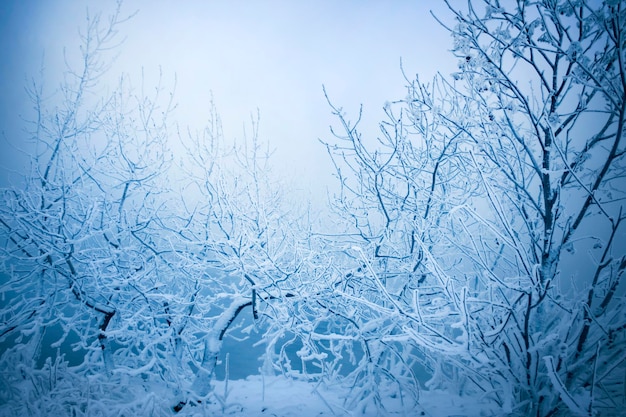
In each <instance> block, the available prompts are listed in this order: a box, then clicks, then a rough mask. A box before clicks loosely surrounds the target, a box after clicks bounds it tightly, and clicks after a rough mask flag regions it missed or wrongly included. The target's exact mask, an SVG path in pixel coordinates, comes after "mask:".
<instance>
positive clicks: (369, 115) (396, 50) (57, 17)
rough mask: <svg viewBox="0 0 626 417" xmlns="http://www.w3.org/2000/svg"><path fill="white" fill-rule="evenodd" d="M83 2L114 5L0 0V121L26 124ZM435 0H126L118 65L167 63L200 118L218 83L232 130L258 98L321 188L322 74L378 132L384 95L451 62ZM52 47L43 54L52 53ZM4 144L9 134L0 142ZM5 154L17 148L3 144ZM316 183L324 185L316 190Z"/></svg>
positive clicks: (273, 135)
mask: <svg viewBox="0 0 626 417" xmlns="http://www.w3.org/2000/svg"><path fill="white" fill-rule="evenodd" d="M86 6H89V9H90V10H92V11H94V12H95V11H98V10H104V11H105V14H106V12H107V11H110V10H112V8H113V6H114V2H113V1H94V0H91V1H77V0H50V1H43V0H39V1H37V0H24V1H18V0H3V1H2V2H0V31H1V32H0V53H1V54H2V56H3V59H2V60H0V84H1V88H2V91H3V92H4V93H3V96H2V98H1V99H0V121H1V123H2V125H1V127H0V129H1V130H3V131H4V132H5V133H6V134H7V135H9V136H11V137H12V138H14V137H16V135H17V134H18V133H17V132H16V130H15V129H16V127H17V126H18V123H17V122H16V121H17V120H18V115H20V114H27V113H28V108H29V107H28V103H27V102H26V101H25V95H24V90H23V84H24V81H25V79H26V78H27V77H31V76H36V75H37V73H38V70H39V68H40V65H41V63H42V60H43V62H44V64H45V65H44V66H45V71H46V74H48V78H50V79H55V78H56V79H58V77H59V74H60V72H59V71H61V70H62V63H63V61H62V56H63V47H66V48H67V50H68V51H70V52H71V51H72V50H76V48H77V45H78V38H77V36H76V34H77V31H78V29H79V28H80V27H81V26H83V25H84V16H85V10H86ZM441 6H442V3H441V2H435V1H418V0H414V1H405V0H394V1H389V2H386V1H385V2H383V1H378V2H374V1H354V0H353V1H326V0H325V1H308V2H307V1H265V0H259V1H180V2H174V1H157V0H152V1H150V0H128V1H126V2H125V3H124V8H123V10H125V11H126V12H127V13H128V12H132V11H134V10H139V13H138V14H137V16H135V17H134V18H133V19H132V20H131V21H130V22H129V23H126V24H125V25H124V26H122V27H121V34H122V35H123V36H125V37H126V41H125V43H124V44H123V45H122V47H121V48H120V49H119V57H118V60H117V62H116V65H115V66H114V67H113V70H112V72H111V74H110V76H111V78H110V80H109V81H110V82H114V80H116V79H117V78H118V76H119V73H120V72H121V71H124V72H127V73H129V74H130V76H131V79H134V80H135V81H137V80H138V79H139V74H140V73H141V68H142V67H143V69H144V73H145V74H146V78H147V80H148V82H150V81H154V80H155V79H156V77H157V75H158V73H159V67H161V69H162V72H163V76H164V81H165V86H166V87H168V86H171V85H173V79H174V75H176V77H177V80H178V82H177V88H176V99H177V102H178V106H179V107H178V110H177V113H176V115H175V116H176V117H175V118H176V119H177V120H178V121H180V122H181V123H182V124H187V123H189V124H192V125H194V126H196V127H201V125H202V122H203V120H204V119H205V115H206V109H207V108H208V102H209V98H210V93H211V92H213V97H214V100H215V103H216V105H217V107H218V111H219V113H220V115H221V117H222V119H223V122H224V130H225V134H226V136H228V137H241V132H242V124H243V123H244V122H248V121H249V120H250V115H251V113H256V109H257V108H258V109H259V110H260V113H261V136H262V138H263V139H268V140H270V141H271V143H272V145H273V146H274V147H275V148H276V149H277V153H276V161H275V163H276V165H277V167H278V168H279V169H280V170H284V173H285V175H289V176H296V177H301V178H302V179H303V182H302V186H303V187H305V188H306V187H311V189H314V190H318V187H319V186H320V185H323V184H325V183H327V182H328V179H329V177H330V164H329V162H328V159H327V158H326V156H325V151H324V149H323V147H322V146H321V145H320V144H319V142H318V138H325V139H328V138H330V132H329V128H328V127H329V125H330V124H333V123H334V122H335V120H334V119H333V118H332V116H331V111H330V108H329V107H328V105H327V103H326V101H325V99H324V96H323V93H322V84H324V85H325V86H326V89H327V91H328V93H329V95H330V96H331V98H332V100H333V101H334V103H335V104H336V105H338V106H342V107H343V108H344V110H345V111H346V112H347V113H348V114H349V115H353V116H354V117H356V115H357V112H358V108H359V105H360V104H363V106H364V116H365V122H364V124H363V127H364V128H365V129H366V130H368V132H367V133H371V134H372V135H376V134H377V130H376V123H377V122H378V121H379V120H380V119H381V118H382V117H383V112H382V107H383V105H384V103H385V101H387V100H389V101H392V100H395V99H398V98H402V97H404V95H405V90H404V86H405V81H404V79H403V77H402V74H401V71H400V59H401V58H402V60H403V64H404V69H405V71H406V73H407V75H409V76H413V75H414V74H415V73H419V74H420V77H421V78H422V79H423V80H427V79H429V78H431V77H432V76H433V75H434V74H435V72H436V71H441V72H442V73H444V74H449V73H450V72H452V71H453V70H454V67H455V64H456V61H455V59H454V58H453V56H452V55H451V54H450V52H449V49H450V47H451V45H452V40H451V37H450V36H449V34H448V33H447V32H446V30H445V29H443V28H442V27H440V26H439V24H438V23H437V22H435V20H434V19H433V18H432V16H431V15H430V10H431V9H433V8H435V9H436V10H435V13H437V14H438V15H441V16H442V17H444V18H447V17H448V15H447V13H446V10H445V7H441ZM44 51H45V54H44ZM2 147H3V148H6V145H4V144H3V145H2ZM3 153H4V155H5V156H4V157H3V160H4V159H5V158H6V157H7V155H8V154H9V153H10V151H8V150H6V149H5V151H3ZM316 192H317V191H316Z"/></svg>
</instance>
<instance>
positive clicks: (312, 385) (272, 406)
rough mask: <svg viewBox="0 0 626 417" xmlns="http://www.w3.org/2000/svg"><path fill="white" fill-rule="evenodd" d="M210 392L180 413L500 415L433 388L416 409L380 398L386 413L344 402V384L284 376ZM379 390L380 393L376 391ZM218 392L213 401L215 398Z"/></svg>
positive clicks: (222, 385)
mask: <svg viewBox="0 0 626 417" xmlns="http://www.w3.org/2000/svg"><path fill="white" fill-rule="evenodd" d="M212 385H213V388H214V391H213V392H214V394H215V395H214V396H212V401H211V402H210V403H209V404H205V405H199V406H193V407H185V408H184V409H183V411H182V412H181V413H180V414H179V415H185V416H187V415H193V416H195V415H198V416H201V415H211V416H219V415H223V416H232V417H238V416H241V417H244V416H245V417H268V416H272V417H324V416H334V417H343V416H345V417H348V416H370V415H372V416H377V415H381V416H384V415H388V416H405V417H413V416H426V417H470V416H472V417H475V416H476V417H477V416H496V415H499V413H498V409H497V408H495V407H494V405H493V404H489V403H487V402H486V401H487V400H484V402H483V401H482V400H481V399H480V398H468V397H465V398H464V397H459V396H457V395H454V394H451V393H449V392H445V391H440V390H432V391H423V392H421V393H420V404H419V406H418V407H417V408H412V409H404V410H403V409H402V405H401V401H400V399H392V398H389V399H388V400H389V401H387V400H385V403H386V404H387V405H388V412H387V413H386V414H384V413H383V412H380V413H378V414H377V413H376V412H375V411H374V409H373V408H367V409H366V411H365V412H362V409H361V407H360V406H359V407H356V406H354V405H349V404H346V401H345V399H346V398H347V397H348V394H349V389H348V388H346V387H340V386H337V385H333V386H327V385H325V384H323V383H318V382H313V381H307V380H303V379H289V378H287V377H284V376H281V375H279V376H261V375H254V376H249V377H248V378H246V379H245V380H231V381H227V382H226V381H214V382H213V383H212ZM381 394H382V393H381ZM215 397H217V399H218V400H217V401H215Z"/></svg>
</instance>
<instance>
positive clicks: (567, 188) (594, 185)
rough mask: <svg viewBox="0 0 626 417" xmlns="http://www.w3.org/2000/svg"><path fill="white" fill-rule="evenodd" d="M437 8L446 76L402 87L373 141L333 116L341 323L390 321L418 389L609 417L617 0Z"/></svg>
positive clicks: (622, 249) (615, 314)
mask: <svg viewBox="0 0 626 417" xmlns="http://www.w3.org/2000/svg"><path fill="white" fill-rule="evenodd" d="M446 3H447V5H448V8H449V10H450V12H451V16H452V17H453V18H454V20H455V24H454V25H452V26H449V27H448V29H449V30H450V33H451V34H452V35H453V38H454V48H453V52H454V54H455V56H456V57H457V58H458V59H459V70H458V72H456V73H455V74H453V75H452V77H451V78H447V77H444V76H437V77H436V78H435V79H434V80H433V82H431V83H428V84H422V83H420V81H419V80H418V79H416V80H414V81H409V85H408V94H407V97H406V98H404V99H401V100H398V101H396V102H393V103H389V104H388V105H387V106H386V112H387V115H388V119H387V120H386V121H384V122H383V123H381V125H380V127H381V133H382V134H381V135H380V136H379V137H378V138H377V139H378V141H374V140H369V139H368V138H364V137H363V136H362V135H361V133H360V132H359V130H358V122H357V123H355V124H351V123H350V122H349V121H348V120H347V119H346V118H345V116H344V114H343V113H342V112H341V110H340V109H338V108H336V107H333V110H334V112H335V114H336V115H337V117H338V119H339V122H340V126H341V127H342V129H341V130H340V132H341V133H337V134H336V137H337V138H338V139H337V140H336V141H335V142H333V143H328V144H327V146H328V150H329V153H330V154H331V156H332V157H333V160H334V161H335V164H336V166H337V173H338V177H339V179H340V181H341V194H340V195H339V196H338V199H337V201H338V204H337V208H338V210H339V212H340V213H341V214H342V217H343V218H344V219H348V220H349V225H348V229H347V230H348V232H347V233H348V236H352V237H353V238H352V242H353V243H354V244H355V245H356V247H355V248H354V249H352V252H349V251H348V252H346V253H350V256H348V257H347V260H345V262H351V263H352V264H353V265H354V264H355V263H356V264H362V266H363V267H362V268H359V271H360V272H359V273H360V275H361V276H360V277H359V279H358V280H349V279H348V278H347V277H348V276H349V275H347V274H346V273H345V271H344V272H343V278H342V276H341V275H339V276H338V277H337V279H338V280H339V281H340V282H341V285H340V286H338V288H344V290H342V291H344V292H345V291H346V290H345V288H349V289H350V294H346V295H348V296H349V298H347V299H349V300H351V301H350V304H351V305H352V307H351V309H352V311H353V312H355V314H356V318H355V319H354V320H355V321H362V322H367V321H368V320H371V319H372V317H377V318H378V320H379V321H380V322H381V323H387V325H381V326H379V327H378V329H377V330H376V332H377V334H376V337H377V339H378V340H388V341H391V340H406V341H407V343H406V344H405V345H403V346H402V347H401V348H400V350H401V351H403V352H404V351H407V350H409V349H417V350H419V351H421V352H422V355H423V357H424V358H426V361H425V362H426V364H427V366H429V367H430V369H431V373H432V378H431V380H430V382H429V383H430V384H431V386H436V385H441V386H444V387H447V388H448V389H453V390H458V391H460V392H462V393H464V394H472V395H482V396H484V397H486V398H490V399H492V400H493V401H495V403H496V404H497V405H498V407H500V408H501V409H503V410H506V411H507V412H510V413H512V414H516V415H537V416H554V415H570V414H571V413H576V414H579V415H595V414H598V413H599V414H602V415H616V414H618V413H619V410H622V409H623V407H624V406H625V402H626V397H625V395H624V380H625V379H624V378H625V377H626V344H625V343H626V319H625V314H626V308H625V307H624V284H623V275H624V271H625V270H626V246H624V243H623V242H624V241H625V240H624V238H625V237H626V230H625V228H624V213H623V202H624V197H626V194H625V192H626V189H625V187H624V185H625V184H626V178H625V177H626V171H625V160H624V153H625V152H626V148H625V143H624V139H623V138H624V134H625V127H624V120H625V114H626V100H625V98H626V97H625V94H626V10H625V8H624V4H623V3H622V2H619V1H604V2H594V1H576V2H573V1H553V0H550V1H548V0H545V1H537V2H528V1H521V0H520V1H507V2H500V1H495V0H484V1H481V2H476V1H468V2H467V4H466V5H465V7H463V6H460V5H459V4H458V3H456V2H449V3H448V2H446ZM479 3H480V4H479ZM346 268H348V267H346ZM350 268H353V266H350ZM388 348H389V349H390V347H388ZM394 349H396V350H398V348H394ZM392 356H393V355H392ZM395 357H396V358H401V357H403V356H402V355H395ZM418 357H419V355H418ZM405 373H406V372H405Z"/></svg>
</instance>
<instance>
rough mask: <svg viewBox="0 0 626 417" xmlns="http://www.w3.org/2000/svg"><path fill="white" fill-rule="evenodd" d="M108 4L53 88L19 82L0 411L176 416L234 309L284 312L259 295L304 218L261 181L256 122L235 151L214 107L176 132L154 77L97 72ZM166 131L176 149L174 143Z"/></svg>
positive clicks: (1, 226)
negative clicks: (29, 113)
mask: <svg viewBox="0 0 626 417" xmlns="http://www.w3.org/2000/svg"><path fill="white" fill-rule="evenodd" d="M120 13H121V12H120V8H119V7H118V9H117V12H116V13H115V14H113V15H112V16H110V17H109V18H108V19H107V18H105V17H103V16H101V15H96V16H90V17H88V19H87V27H86V30H85V32H84V34H83V36H82V46H81V49H80V51H81V60H80V65H78V66H72V67H69V68H68V69H67V71H66V74H65V78H64V80H63V82H62V83H61V84H60V87H59V89H58V94H56V95H50V94H48V93H47V92H46V91H44V89H43V87H42V86H41V85H40V84H37V83H34V84H33V86H32V87H31V88H30V90H29V92H30V97H31V99H32V103H33V106H34V109H35V117H34V119H33V122H32V123H31V125H30V135H31V140H30V142H29V143H22V144H20V145H19V146H21V147H22V148H21V149H22V150H23V152H24V154H26V155H28V156H30V166H29V168H28V170H27V172H24V173H22V174H23V175H22V176H21V179H20V180H19V181H18V182H17V183H16V185H15V186H13V187H7V188H4V189H2V204H1V205H0V230H1V235H0V239H1V240H0V241H1V245H2V251H1V255H0V257H1V260H2V262H1V265H2V266H1V268H2V269H1V271H2V273H3V275H4V276H6V279H3V282H2V287H1V295H2V299H3V304H2V306H3V307H2V310H1V313H0V314H1V317H2V320H1V324H0V342H1V343H2V345H3V348H2V350H1V351H0V363H1V365H0V369H1V371H0V373H1V375H2V376H1V378H0V381H1V384H2V386H1V387H0V396H1V398H2V403H3V404H4V411H3V413H4V412H7V413H11V412H12V413H14V414H13V415H109V414H115V415H137V414H138V413H139V414H146V415H147V414H149V415H171V413H173V412H182V413H183V414H184V413H185V412H187V411H188V410H193V409H192V408H190V407H189V406H188V405H189V404H190V403H191V404H193V405H195V406H203V405H204V404H206V403H207V402H208V401H211V402H216V401H218V400H219V399H218V398H217V397H216V396H215V395H214V393H213V392H212V390H211V385H210V383H211V381H212V379H213V378H214V372H215V366H216V362H217V359H218V355H219V353H220V349H221V342H222V340H223V338H224V336H225V334H226V333H227V331H228V330H229V329H230V328H231V326H232V324H233V322H234V320H235V318H236V317H237V316H238V314H240V313H242V311H245V312H246V313H247V314H250V315H251V316H253V317H254V319H255V320H256V321H257V322H262V321H263V320H267V318H268V317H276V318H277V319H280V320H283V321H284V317H283V316H281V314H283V313H281V311H282V310H280V309H272V308H271V304H272V303H274V302H275V301H277V300H280V299H281V298H283V297H285V296H286V295H285V294H286V293H285V292H284V290H283V287H288V288H292V287H293V286H294V285H295V284H294V283H293V282H292V279H295V278H293V277H295V276H297V275H298V271H299V263H300V261H297V259H299V258H300V253H299V252H298V251H296V250H294V247H295V246H297V243H294V241H295V239H296V238H298V239H300V238H299V237H297V236H299V235H297V233H296V231H300V230H306V228H305V227H300V226H297V227H296V224H297V223H298V222H300V220H301V219H300V218H299V217H298V216H297V210H296V207H297V205H295V204H293V202H289V201H288V198H287V196H286V195H285V193H284V192H280V188H279V184H278V183H277V182H275V181H273V180H272V179H271V174H270V172H269V168H268V165H267V159H268V156H269V152H267V150H266V149H265V148H264V147H263V146H262V142H261V141H260V139H259V138H258V131H257V127H256V126H257V124H256V121H254V122H253V132H252V134H251V135H250V137H247V138H244V140H242V141H239V143H237V144H236V145H235V146H232V145H228V144H227V142H226V141H225V139H224V137H223V133H222V130H221V125H220V121H219V117H218V116H217V114H216V112H215V110H214V109H210V111H209V112H208V114H209V121H208V124H207V127H206V129H205V130H204V131H203V132H201V133H199V134H192V133H189V134H182V133H180V131H179V129H177V128H174V127H175V125H173V124H172V123H171V122H170V118H171V115H172V112H173V110H174V107H175V106H174V105H173V102H172V95H171V94H169V93H166V92H164V89H163V88H161V87H160V86H157V88H156V89H154V90H153V91H154V93H153V94H152V95H147V94H145V93H144V91H143V88H142V90H141V91H139V92H136V91H135V89H134V88H133V86H132V84H131V82H130V81H129V80H128V79H127V77H121V78H120V81H119V85H118V86H117V88H115V89H113V92H108V91H107V89H106V88H105V86H104V85H103V84H101V83H100V81H101V80H102V79H103V77H104V75H105V74H106V72H107V70H109V69H110V66H109V65H108V64H107V63H108V62H110V60H111V57H110V55H109V50H110V49H112V48H115V46H116V45H117V37H118V36H117V32H118V29H119V26H120V25H121V24H122V23H124V21H125V20H126V19H125V18H123V17H122V15H121V14H120ZM70 62H71V61H70ZM255 120H257V119H255ZM178 141H180V142H182V143H184V144H185V146H186V149H187V151H188V152H187V153H186V154H185V155H179V154H178V153H180V152H178V153H176V152H174V150H172V149H170V148H171V147H170V144H171V143H175V142H178ZM15 142H16V143H19V141H18V140H16V141H15ZM181 173H184V175H181ZM287 206H288V207H290V209H289V210H287V209H286V207H287ZM292 293H294V291H293V290H292ZM283 315H284V314H283ZM280 320H279V322H280ZM273 329H274V331H277V332H279V331H280V329H281V327H280V325H278V326H274V327H273ZM55 351H56V354H54V353H51V352H55ZM68 356H72V357H73V358H74V359H73V360H70V358H68ZM76 358H78V359H76Z"/></svg>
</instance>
